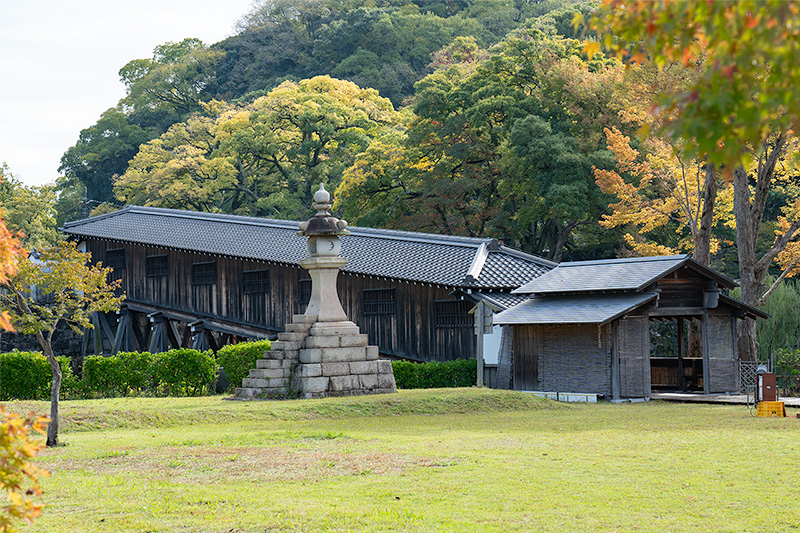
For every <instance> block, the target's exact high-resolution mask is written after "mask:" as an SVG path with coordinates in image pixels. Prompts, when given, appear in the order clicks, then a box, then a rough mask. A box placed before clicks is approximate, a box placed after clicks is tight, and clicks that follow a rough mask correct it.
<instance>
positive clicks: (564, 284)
mask: <svg viewBox="0 0 800 533" xmlns="http://www.w3.org/2000/svg"><path fill="white" fill-rule="evenodd" d="M684 265H687V266H688V267H689V268H692V269H693V270H695V271H697V272H699V273H701V274H703V275H704V276H706V277H708V278H710V279H713V280H715V281H717V282H718V283H719V284H720V285H721V286H722V287H724V288H733V287H734V286H735V284H734V283H733V282H732V281H731V280H729V279H728V278H726V277H724V276H721V275H720V274H717V273H716V272H714V271H712V270H710V269H708V268H706V267H704V266H702V265H701V264H700V263H698V262H696V261H694V260H693V259H691V258H690V257H689V256H688V255H671V256H660V257H634V258H626V259H607V260H602V261H574V262H568V263H560V264H559V265H558V267H556V268H554V269H553V270H551V271H549V272H547V273H546V274H544V275H542V276H540V277H538V278H535V279H533V280H531V281H530V282H528V283H526V284H525V285H523V286H521V287H520V288H519V289H517V290H515V291H514V293H516V294H554V293H561V294H564V293H573V292H581V293H586V292H600V291H609V292H611V291H641V290H643V289H645V288H647V287H648V286H649V285H651V284H652V283H654V282H656V281H658V280H659V279H660V278H662V277H664V276H666V275H667V274H669V273H671V272H673V271H675V270H677V269H678V268H680V267H682V266H684Z"/></svg>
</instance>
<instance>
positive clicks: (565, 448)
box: [7, 389, 800, 533]
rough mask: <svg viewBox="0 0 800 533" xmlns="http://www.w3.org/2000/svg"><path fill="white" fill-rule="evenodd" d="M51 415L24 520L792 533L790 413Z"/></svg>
mask: <svg viewBox="0 0 800 533" xmlns="http://www.w3.org/2000/svg"><path fill="white" fill-rule="evenodd" d="M7 407H8V408H9V409H11V410H15V411H17V412H25V411H29V410H31V409H33V410H35V411H37V412H41V413H44V412H46V411H47V405H46V404H45V403H43V402H39V403H31V402H25V403H21V402H12V403H9V404H8V405H7ZM62 412H63V422H62V428H63V430H62V435H61V437H62V441H63V442H64V446H61V447H58V448H56V449H52V450H46V451H44V452H43V453H42V454H41V458H40V459H39V463H40V464H41V465H42V466H43V467H45V468H47V469H48V470H51V471H52V476H51V477H50V478H47V479H45V480H44V483H43V488H44V490H45V497H44V503H45V504H46V508H45V512H44V514H43V515H42V517H40V518H39V519H38V520H37V521H36V522H35V523H34V525H33V526H31V527H26V528H24V531H31V532H32V531H51V532H59V533H63V532H79V531H91V532H119V531H131V532H133V531H136V532H143V531H178V532H188V531H198V532H200V531H202V532H206V531H208V532H251V531H252V532H256V531H259V532H261V531H375V532H378V531H381V532H382V531H480V532H486V531H498V532H499V531H502V532H505V531H557V532H563V531H590V532H603V531H605V532H611V531H619V532H623V531H625V532H627V531H657V532H663V531H669V532H677V531H691V532H702V531H736V532H767V531H800V504H798V503H797V501H796V496H797V493H798V491H799V490H800V420H798V419H797V418H794V416H795V413H794V412H791V413H789V414H790V416H791V418H785V419H777V418H773V419H764V418H754V417H753V416H751V414H750V413H749V412H748V410H747V409H746V408H744V407H735V406H709V405H681V404H669V403H661V402H650V403H638V404H622V405H610V404H596V405H577V404H570V405H567V404H558V403H554V402H550V401H547V400H541V399H539V398H535V397H532V396H530V395H526V394H524V393H515V392H506V391H492V390H478V389H451V390H432V391H403V392H401V393H399V394H397V395H388V396H377V397H361V398H343V399H327V400H304V401H283V402H274V401H273V402H268V401H261V402H231V401H223V400H222V399H221V398H220V397H207V398H180V399H174V398H170V399H165V398H133V399H117V400H93V401H76V402H64V403H63V408H62Z"/></svg>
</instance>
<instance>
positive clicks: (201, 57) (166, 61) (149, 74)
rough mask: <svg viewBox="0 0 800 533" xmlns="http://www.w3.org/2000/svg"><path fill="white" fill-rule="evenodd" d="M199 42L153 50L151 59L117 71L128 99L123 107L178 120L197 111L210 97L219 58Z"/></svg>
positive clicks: (168, 44) (139, 61)
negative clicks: (143, 110)
mask: <svg viewBox="0 0 800 533" xmlns="http://www.w3.org/2000/svg"><path fill="white" fill-rule="evenodd" d="M222 55H223V53H222V52H221V51H219V50H211V49H209V48H208V47H206V46H205V45H204V44H203V42H202V41H200V40H199V39H184V40H183V41H181V42H178V43H165V44H161V45H158V46H156V48H155V50H154V51H153V57H152V58H148V59H134V60H132V61H130V62H128V63H127V64H126V65H125V66H124V67H122V68H121V69H120V71H119V77H120V79H121V80H122V82H123V83H124V84H125V87H126V89H127V95H126V96H125V98H124V99H123V101H122V102H123V103H124V104H125V105H126V106H130V107H131V108H132V109H133V110H134V111H136V110H142V109H147V110H152V111H158V110H161V111H165V112H167V113H170V114H172V115H174V116H175V119H176V120H180V119H182V118H183V117H185V116H186V115H188V114H189V113H193V112H195V111H199V110H200V102H201V101H202V100H204V99H207V98H208V97H209V96H210V95H208V94H207V92H206V89H208V87H209V86H210V85H211V84H212V82H213V80H214V76H215V70H214V69H215V67H216V65H217V63H218V62H219V61H220V59H221V58H222Z"/></svg>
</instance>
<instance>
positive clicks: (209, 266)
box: [192, 261, 217, 285]
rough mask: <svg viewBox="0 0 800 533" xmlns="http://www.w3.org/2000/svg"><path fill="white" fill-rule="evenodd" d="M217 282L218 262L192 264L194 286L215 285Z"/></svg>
mask: <svg viewBox="0 0 800 533" xmlns="http://www.w3.org/2000/svg"><path fill="white" fill-rule="evenodd" d="M216 282H217V262H216V261H209V262H207V263H192V285H213V284H215V283H216Z"/></svg>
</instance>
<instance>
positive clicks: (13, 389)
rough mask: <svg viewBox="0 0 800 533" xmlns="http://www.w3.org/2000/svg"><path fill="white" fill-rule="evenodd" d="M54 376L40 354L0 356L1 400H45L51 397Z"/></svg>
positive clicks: (45, 358)
mask: <svg viewBox="0 0 800 533" xmlns="http://www.w3.org/2000/svg"><path fill="white" fill-rule="evenodd" d="M51 382H52V374H51V372H50V364H49V363H48V362H47V357H45V356H44V354H42V353H39V352H8V353H4V354H0V399H1V400H12V399H14V400H43V399H45V398H48V397H49V396H50V384H51Z"/></svg>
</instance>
